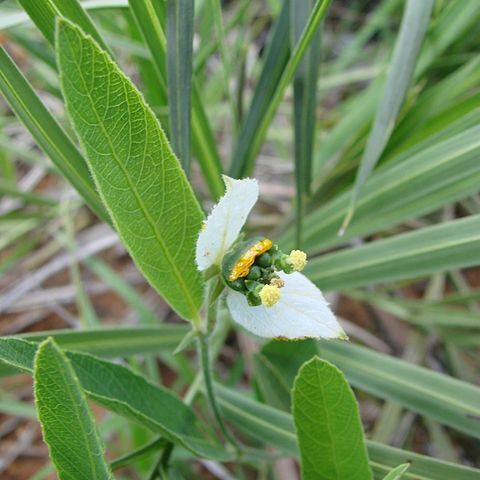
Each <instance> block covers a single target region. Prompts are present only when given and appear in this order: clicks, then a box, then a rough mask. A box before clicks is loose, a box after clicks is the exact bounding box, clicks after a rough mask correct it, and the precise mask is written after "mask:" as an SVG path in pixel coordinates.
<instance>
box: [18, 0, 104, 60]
mask: <svg viewBox="0 0 480 480" xmlns="http://www.w3.org/2000/svg"><path fill="white" fill-rule="evenodd" d="M19 3H20V5H21V6H22V7H23V9H24V10H25V11H26V12H27V14H28V16H29V17H30V18H31V19H32V21H33V23H35V25H36V26H37V27H38V29H39V30H40V31H41V32H42V34H43V35H44V37H45V38H46V39H47V40H48V42H49V43H50V45H53V44H54V43H55V19H56V18H57V17H65V18H68V19H69V20H71V21H72V22H73V23H75V24H77V25H78V26H79V27H80V28H81V29H82V30H83V31H84V32H85V33H88V34H89V35H91V36H92V37H93V38H94V39H95V40H96V42H97V43H98V44H99V45H100V46H101V47H102V49H104V50H106V51H108V47H107V44H106V43H105V42H104V40H103V38H102V37H101V35H100V34H99V33H98V31H97V29H96V28H95V25H94V24H93V22H92V20H91V18H90V17H89V15H88V13H87V12H86V11H85V10H84V9H83V7H82V5H81V4H80V2H79V1H78V0H68V1H65V0H19Z"/></svg>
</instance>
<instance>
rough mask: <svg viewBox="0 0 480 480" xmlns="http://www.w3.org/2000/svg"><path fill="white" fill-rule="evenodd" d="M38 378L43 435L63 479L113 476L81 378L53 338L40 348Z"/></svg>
mask: <svg viewBox="0 0 480 480" xmlns="http://www.w3.org/2000/svg"><path fill="white" fill-rule="evenodd" d="M34 379H35V403H36V406H37V410H38V416H39V419H40V424H41V426H42V431H43V438H44V439H45V442H46V443H47V445H48V449H49V451H50V457H51V458H52V461H53V463H54V465H55V469H56V470H57V473H58V477H59V479H60V480H67V479H72V478H95V479H98V480H102V479H106V480H109V479H112V478H113V477H112V473H111V472H110V469H109V467H108V463H107V462H106V460H105V456H104V447H103V444H102V441H101V440H100V437H99V436H98V432H97V430H96V427H95V421H94V418H93V415H92V412H91V411H90V409H89V408H88V404H87V400H86V398H85V395H84V394H83V391H82V388H81V387H80V383H79V381H78V378H77V376H76V375H75V372H74V370H73V368H72V366H71V364H70V362H69V361H68V359H67V358H66V357H65V355H64V354H63V353H62V351H61V350H60V349H59V348H58V346H57V345H56V344H55V342H54V341H53V340H52V339H49V340H45V341H44V342H43V343H42V344H41V345H40V346H39V348H38V351H37V354H36V356H35V365H34Z"/></svg>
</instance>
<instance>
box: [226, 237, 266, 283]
mask: <svg viewBox="0 0 480 480" xmlns="http://www.w3.org/2000/svg"><path fill="white" fill-rule="evenodd" d="M272 245H273V243H272V241H271V240H269V239H268V238H264V239H263V240H260V241H259V242H258V243H256V244H255V245H253V247H251V248H249V249H248V250H247V251H246V252H245V254H244V255H243V257H241V258H240V260H238V262H237V263H236V264H235V266H234V267H233V269H232V273H230V276H229V277H228V280H229V281H230V282H234V281H235V280H237V278H242V277H246V276H247V275H248V273H249V272H250V267H251V266H252V265H253V262H255V259H256V258H257V257H258V256H259V255H261V254H262V253H265V252H266V251H267V250H270V249H271V248H272Z"/></svg>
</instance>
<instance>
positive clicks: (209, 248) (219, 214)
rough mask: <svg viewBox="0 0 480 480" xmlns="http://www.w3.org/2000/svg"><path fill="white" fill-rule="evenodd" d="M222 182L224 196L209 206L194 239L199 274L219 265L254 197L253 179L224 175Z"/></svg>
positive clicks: (252, 204) (255, 194) (255, 197)
mask: <svg viewBox="0 0 480 480" xmlns="http://www.w3.org/2000/svg"><path fill="white" fill-rule="evenodd" d="M223 181H224V182H225V187H226V191H225V195H224V196H223V197H222V198H221V199H220V200H219V202H218V203H217V204H216V205H215V206H214V207H213V210H212V212H211V213H210V215H209V216H208V218H207V220H206V221H205V224H204V228H203V229H202V231H201V232H200V235H199V237H198V240H197V251H196V261H197V266H198V269H199V270H201V271H203V270H207V268H209V267H211V266H212V265H220V263H221V262H222V259H223V256H224V255H225V253H226V252H227V251H228V250H229V248H230V247H231V246H232V244H233V242H234V241H235V240H236V239H237V237H238V235H239V233H240V231H241V230H242V227H243V226H244V225H245V222H246V220H247V217H248V214H249V213H250V210H251V209H252V208H253V206H254V205H255V203H256V202H257V198H258V183H257V181H256V180H255V179H253V178H245V179H243V180H235V179H233V178H230V177H227V176H226V175H224V176H223Z"/></svg>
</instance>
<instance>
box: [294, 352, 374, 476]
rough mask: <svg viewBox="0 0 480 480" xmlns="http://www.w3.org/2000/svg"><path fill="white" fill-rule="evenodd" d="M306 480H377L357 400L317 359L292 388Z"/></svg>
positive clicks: (307, 365)
mask: <svg viewBox="0 0 480 480" xmlns="http://www.w3.org/2000/svg"><path fill="white" fill-rule="evenodd" d="M292 403H293V418H294V421H295V426H296V428H297V436H298V445H299V448H300V457H301V460H302V478H303V479H304V480H310V479H312V480H336V479H339V478H348V479H350V480H355V479H358V480H367V479H370V478H372V475H371V471H370V467H369V465H368V456H367V450H366V447H365V439H364V436H363V430H362V424H361V421H360V415H359V413H358V406H357V402H356V400H355V397H354V395H353V393H352V391H351V389H350V387H349V386H348V383H347V381H346V380H345V377H344V376H343V375H342V373H341V372H340V370H338V369H337V368H336V367H334V366H333V365H332V364H330V363H328V362H326V361H324V360H320V359H319V358H318V357H317V358H313V359H312V360H310V361H309V362H307V363H305V364H304V365H303V366H302V368H301V369H300V371H299V373H298V376H297V378H296V379H295V383H294V387H293V402H292Z"/></svg>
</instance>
